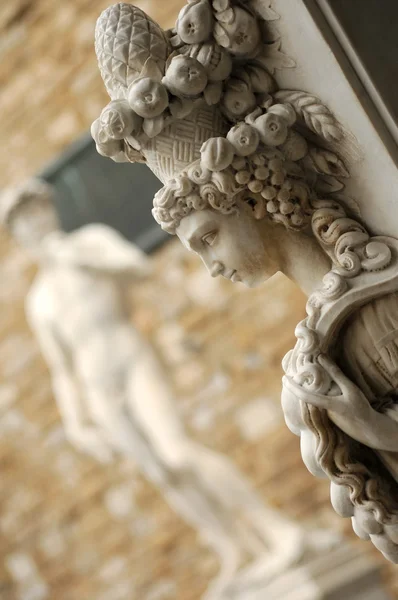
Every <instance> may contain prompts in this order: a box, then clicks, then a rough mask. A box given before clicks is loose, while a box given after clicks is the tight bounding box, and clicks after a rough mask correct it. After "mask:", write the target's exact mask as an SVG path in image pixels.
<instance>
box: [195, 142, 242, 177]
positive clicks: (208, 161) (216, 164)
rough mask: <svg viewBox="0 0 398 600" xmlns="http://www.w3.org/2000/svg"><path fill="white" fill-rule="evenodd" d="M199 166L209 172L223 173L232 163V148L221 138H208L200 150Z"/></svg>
mask: <svg viewBox="0 0 398 600" xmlns="http://www.w3.org/2000/svg"><path fill="white" fill-rule="evenodd" d="M200 154H201V165H202V167H204V168H205V169H209V171H223V170H224V169H226V168H227V167H229V166H230V164H231V163H232V161H233V158H234V148H233V146H232V144H230V142H229V141H228V140H226V139H225V138H223V137H217V138H210V139H209V140H207V141H206V142H205V143H204V144H203V146H202V147H201V149H200Z"/></svg>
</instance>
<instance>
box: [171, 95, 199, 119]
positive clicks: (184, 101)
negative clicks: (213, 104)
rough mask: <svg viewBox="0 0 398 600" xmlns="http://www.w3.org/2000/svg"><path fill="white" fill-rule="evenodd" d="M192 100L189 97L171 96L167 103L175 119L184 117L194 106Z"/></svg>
mask: <svg viewBox="0 0 398 600" xmlns="http://www.w3.org/2000/svg"><path fill="white" fill-rule="evenodd" d="M194 105H195V103H194V100H192V99H191V98H173V100H172V101H171V102H170V104H169V109H170V112H171V114H172V116H173V117H175V118H176V119H185V117H187V116H188V115H189V114H190V113H191V112H192V110H193V108H194Z"/></svg>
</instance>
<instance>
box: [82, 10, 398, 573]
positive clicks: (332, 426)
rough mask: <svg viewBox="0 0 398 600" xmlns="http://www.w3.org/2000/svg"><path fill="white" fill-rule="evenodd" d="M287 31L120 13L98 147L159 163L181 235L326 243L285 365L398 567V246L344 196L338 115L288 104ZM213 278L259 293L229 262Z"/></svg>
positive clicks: (354, 513) (334, 471)
mask: <svg viewBox="0 0 398 600" xmlns="http://www.w3.org/2000/svg"><path fill="white" fill-rule="evenodd" d="M277 19H278V15H277V14H276V12H275V11H274V10H273V9H272V8H271V6H270V2H269V0H250V1H247V2H243V1H240V0H212V1H211V0H190V1H189V2H188V4H187V5H186V6H185V7H184V8H183V9H182V11H181V12H180V14H179V16H178V19H177V23H176V26H175V28H174V29H172V30H169V31H163V30H162V29H161V28H160V27H159V26H158V25H157V24H156V23H155V22H154V21H152V20H151V19H150V18H149V17H148V16H147V15H146V14H145V13H144V12H143V11H142V10H140V9H138V8H136V7H134V6H132V5H130V4H125V3H121V4H117V5H114V6H111V7H110V8H108V9H107V10H105V11H104V12H103V13H102V15H101V16H100V18H99V19H98V22H97V27H96V34H95V48H96V53H97V57H98V61H99V67H100V71H101V75H102V77H103V80H104V83H105V86H106V88H107V91H108V93H109V95H110V97H111V102H110V103H109V104H108V105H107V106H106V107H105V108H104V110H103V111H102V113H101V115H100V116H99V118H98V119H97V120H96V121H95V122H94V123H93V126H92V135H93V138H94V140H95V142H96V144H97V149H98V152H99V153H100V154H102V155H105V156H108V157H110V158H112V159H113V160H115V161H117V162H118V161H130V162H135V161H141V162H146V163H147V164H148V166H149V167H150V168H151V169H152V170H153V172H154V173H155V174H156V175H157V176H158V177H159V178H160V179H161V181H162V182H163V184H164V187H163V188H162V189H161V190H160V191H159V192H158V193H157V194H156V196H155V198H154V207H153V215H154V218H155V219H156V221H157V222H158V223H159V224H160V225H161V226H162V228H163V229H165V230H166V231H168V232H169V233H172V234H175V233H177V234H179V230H180V229H181V228H180V226H181V223H184V222H185V223H186V222H187V219H188V218H190V216H191V215H196V214H205V212H204V211H211V213H212V214H214V215H218V218H223V219H224V220H225V223H228V224H231V223H232V222H234V223H236V218H237V219H238V220H241V221H242V222H243V220H242V219H243V214H246V213H245V210H244V207H246V208H247V207H250V211H251V213H250V214H251V218H252V220H253V221H254V222H256V223H259V224H261V223H268V222H273V223H275V227H278V231H282V230H288V231H289V232H293V233H294V234H296V235H297V236H301V237H300V239H302V240H303V242H302V243H303V244H305V243H307V242H306V240H308V239H310V238H311V239H312V240H314V239H315V240H316V242H317V245H318V247H319V248H318V249H319V250H322V254H323V253H324V255H326V256H327V257H329V260H330V268H329V272H328V273H327V274H326V275H325V276H324V279H323V282H322V283H321V285H320V287H319V289H317V290H316V291H315V292H312V293H311V294H310V297H309V300H308V304H307V318H306V319H305V320H304V321H303V322H301V323H300V324H299V325H298V327H297V330H296V335H297V344H296V346H295V348H294V349H293V350H292V351H291V352H290V353H289V354H288V355H287V357H286V358H285V360H284V369H285V377H284V386H283V395H282V402H283V407H284V411H285V416H286V421H287V423H288V426H289V427H290V429H291V430H292V431H293V432H294V433H296V434H297V435H300V436H301V448H302V454H303V459H304V462H305V463H306V465H307V466H308V468H309V469H310V470H311V471H312V472H313V473H314V474H316V475H319V476H323V477H328V478H329V479H330V481H331V500H332V504H333V506H334V508H335V510H336V511H337V512H338V513H339V514H340V515H341V516H343V517H351V518H352V521H353V527H354V530H355V531H356V533H357V534H358V535H359V536H360V537H362V538H364V539H371V540H372V542H373V543H374V545H375V546H376V547H377V548H379V550H380V551H381V552H382V553H383V554H384V555H385V556H386V557H387V558H388V559H389V560H392V561H394V562H398V485H397V481H398V459H397V458H396V457H397V456H398V455H397V454H396V453H397V452H398V424H397V421H398V416H397V415H398V412H397V411H396V410H395V408H394V407H395V397H396V394H397V389H398V375H397V373H398V342H397V344H396V345H395V338H397V339H398V333H396V332H398V312H397V311H398V309H397V308H394V307H396V306H397V303H396V301H395V300H396V299H397V300H398V296H397V297H396V296H395V293H396V290H397V289H398V275H397V253H398V242H397V241H396V240H395V239H392V238H387V237H377V238H375V237H371V235H370V234H369V233H368V231H367V230H366V228H365V227H364V226H363V225H362V224H361V223H360V222H359V221H358V220H357V217H356V216H355V215H354V214H353V211H352V206H353V204H355V203H353V201H352V200H351V199H349V198H347V197H345V195H344V194H343V193H342V191H343V189H344V183H343V181H344V179H345V178H348V177H349V171H348V168H347V166H346V165H345V164H344V161H343V159H342V158H341V156H340V155H339V153H338V152H337V150H336V149H337V148H338V147H341V146H342V144H343V143H344V140H345V137H346V132H345V131H344V129H343V127H342V126H341V125H340V124H339V122H338V121H337V119H336V118H335V117H334V115H333V114H332V113H331V111H330V110H329V109H328V108H327V107H326V106H325V105H324V104H323V103H322V102H321V101H320V100H319V99H318V98H316V97H315V96H313V95H312V94H310V93H307V92H304V91H301V90H281V89H279V86H278V83H277V71H278V70H279V69H285V68H293V67H294V66H295V63H294V61H293V60H292V59H291V58H290V57H288V56H286V55H285V54H284V53H283V51H282V50H281V40H280V39H279V37H278V35H277V34H276V33H275V23H274V21H277ZM233 219H235V221H233ZM278 224H279V225H278ZM259 227H260V225H259ZM179 235H180V234H179ZM248 235H250V234H248ZM180 237H181V235H180ZM215 238H216V233H214V232H210V233H208V234H206V236H204V238H203V239H204V240H205V241H203V243H206V244H207V245H208V246H212V245H213V244H214V240H215ZM238 241H240V242H242V243H243V242H244V240H243V241H242V239H240V240H238ZM201 243H202V242H201ZM265 243H266V241H265V242H264V244H265ZM270 243H271V242H270ZM276 245H277V242H276ZM239 247H240V246H239ZM196 251H197V252H198V253H199V254H200V253H201V251H200V250H196ZM213 251H214V253H216V249H213ZM202 258H203V256H202ZM255 258H256V260H257V259H258V261H259V262H261V260H260V257H259V256H256V257H255ZM297 260H299V258H297ZM258 261H257V262H258ZM253 264H254V263H253V262H252V270H253ZM217 265H218V266H217ZM220 265H221V266H220ZM211 269H213V270H214V269H215V274H217V269H218V271H219V272H220V273H221V274H223V275H224V276H226V277H228V278H230V279H231V280H232V281H243V282H245V279H244V277H242V276H241V275H240V274H239V272H238V271H237V270H236V269H232V270H231V269H230V270H228V269H226V268H225V267H224V266H223V263H222V261H220V260H218V261H215V262H214V264H213V265H212V267H211ZM211 269H210V268H209V270H211ZM212 274H213V273H212ZM372 311H373V312H372ZM394 311H395V312H394ZM371 312H372V314H371ZM395 314H397V317H396V318H395ZM369 315H370V316H369ZM372 315H373V316H372ZM374 315H376V318H374ZM386 315H389V316H388V318H387V317H386ZM370 320H371V321H372V322H373V328H374V327H376V330H377V331H375V332H374V335H372V336H371V335H370V334H369V335H368V333H369V332H368V330H369V327H368V325H369V322H370ZM395 321H396V323H395ZM376 322H377V323H378V322H380V326H379V328H377V326H375V325H374V323H376ZM364 332H367V333H366V335H365V333H364ZM366 336H368V338H369V339H368V338H367V337H366ZM365 338H366V339H368V342H367V349H366V348H363V349H362V350H363V352H362V354H361V356H360V357H359V356H357V354H358V352H357V350H356V349H357V348H359V346H361V344H362V342H364V340H365ZM383 340H384V341H383ZM376 350H377V352H376ZM364 356H366V361H367V362H366V361H365V360H362V359H363V357H364ZM338 365H339V366H340V367H341V369H342V370H343V371H344V373H343V372H342V371H341V370H340V368H339V366H338ZM364 372H367V373H368V379H370V383H369V381H366V382H365V379H366V377H365V376H364ZM395 440H397V441H395Z"/></svg>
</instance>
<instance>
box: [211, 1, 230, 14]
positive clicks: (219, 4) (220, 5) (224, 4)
mask: <svg viewBox="0 0 398 600" xmlns="http://www.w3.org/2000/svg"><path fill="white" fill-rule="evenodd" d="M229 6H230V1H229V0H213V8H214V10H216V11H217V12H221V11H223V10H227V8H229Z"/></svg>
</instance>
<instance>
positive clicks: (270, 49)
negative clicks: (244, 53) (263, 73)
mask: <svg viewBox="0 0 398 600" xmlns="http://www.w3.org/2000/svg"><path fill="white" fill-rule="evenodd" d="M280 47H281V40H280V39H279V40H275V41H274V42H269V43H267V44H264V46H263V49H262V51H261V54H259V55H258V56H256V60H257V61H258V62H260V63H261V64H262V65H263V66H264V67H265V68H266V69H267V71H269V72H270V73H271V74H274V73H275V69H292V68H293V67H295V66H296V63H295V62H294V60H293V59H292V58H290V56H287V54H284V53H283V52H281V51H280Z"/></svg>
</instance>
